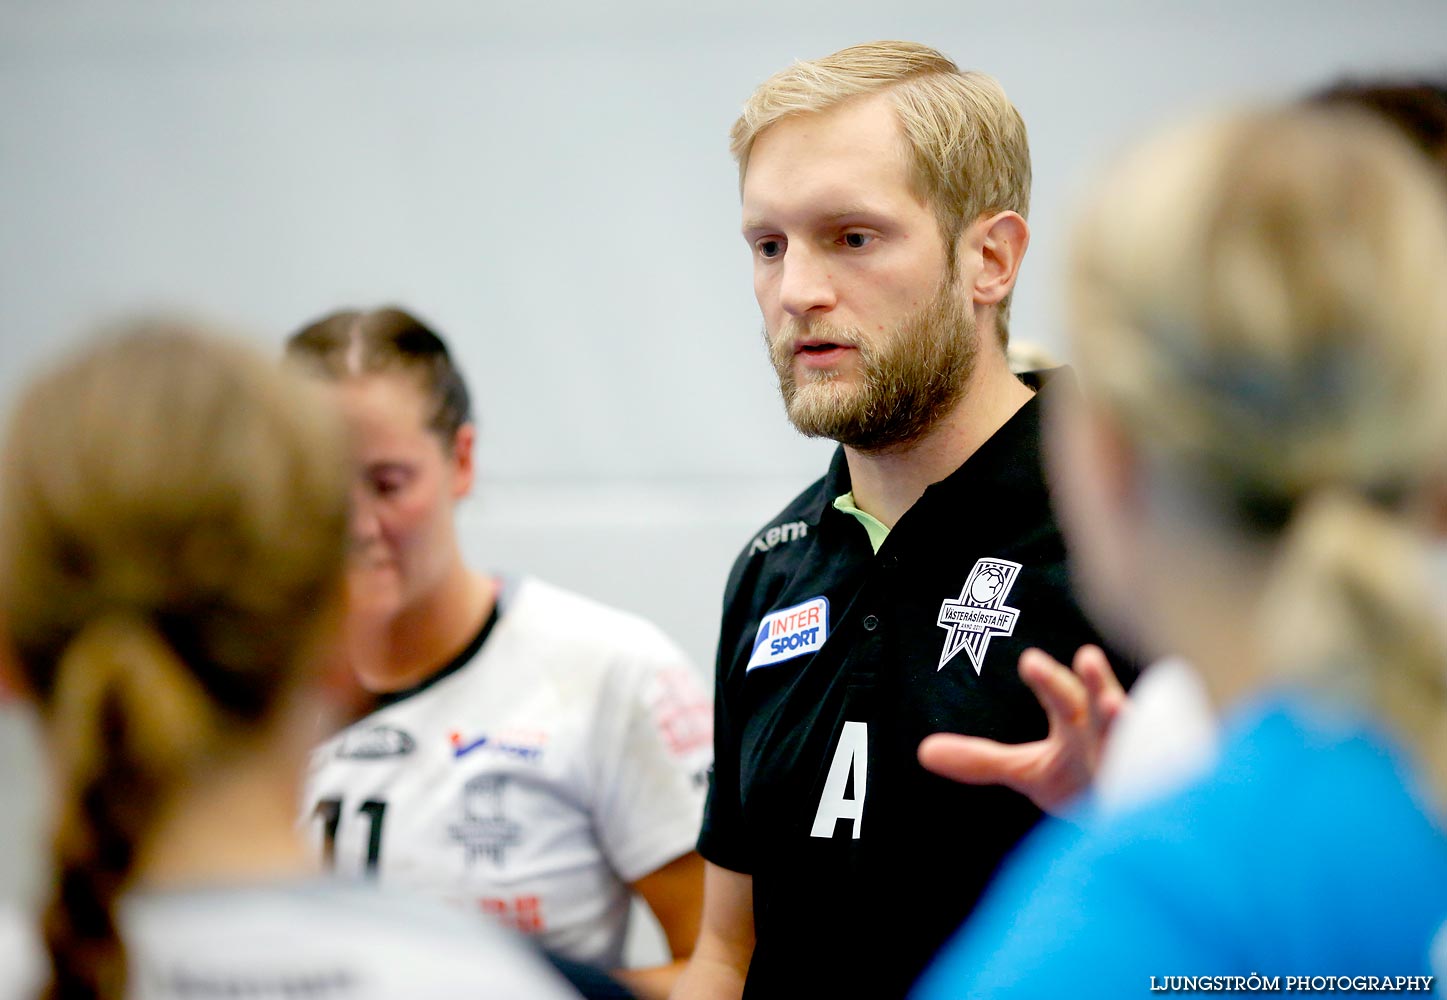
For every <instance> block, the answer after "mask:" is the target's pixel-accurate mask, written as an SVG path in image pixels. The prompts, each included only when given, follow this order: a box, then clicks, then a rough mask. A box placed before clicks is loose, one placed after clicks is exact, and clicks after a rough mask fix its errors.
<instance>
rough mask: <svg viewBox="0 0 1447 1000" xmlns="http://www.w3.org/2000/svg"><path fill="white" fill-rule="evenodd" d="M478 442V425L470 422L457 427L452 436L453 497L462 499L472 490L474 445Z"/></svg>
mask: <svg viewBox="0 0 1447 1000" xmlns="http://www.w3.org/2000/svg"><path fill="white" fill-rule="evenodd" d="M476 443H477V425H476V424H474V423H472V422H470V421H469V422H468V423H465V424H463V425H462V426H461V427H459V428H457V433H456V434H454V435H453V437H452V498H453V499H454V500H461V499H462V498H463V497H465V496H467V495H468V494H469V493H471V492H472V479H473V475H474V466H473V463H472V451H473V446H474V445H475V444H476Z"/></svg>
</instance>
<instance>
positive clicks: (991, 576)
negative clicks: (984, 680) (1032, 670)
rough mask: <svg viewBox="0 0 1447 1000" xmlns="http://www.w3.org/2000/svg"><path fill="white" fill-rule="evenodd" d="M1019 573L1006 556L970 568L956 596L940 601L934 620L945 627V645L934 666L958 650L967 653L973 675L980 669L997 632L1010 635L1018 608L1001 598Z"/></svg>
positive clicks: (1013, 563)
mask: <svg viewBox="0 0 1447 1000" xmlns="http://www.w3.org/2000/svg"><path fill="white" fill-rule="evenodd" d="M1019 573H1020V564H1019V563H1017V562H1010V561H1009V560H1008V559H981V560H979V561H978V562H976V563H975V568H974V569H972V570H970V576H969V578H968V579H967V580H965V586H964V588H963V589H962V590H961V591H960V596H959V597H958V598H955V599H950V600H946V601H945V602H944V603H942V604H941V605H940V616H939V619H938V621H937V624H938V625H939V627H940V628H942V629H946V630H948V632H949V634H948V635H947V636H945V648H944V649H943V650H942V651H941V652H940V663H939V666H938V667H936V668H935V669H936V670H943V669H944V668H945V664H946V663H949V662H950V660H952V659H954V658H955V655H956V654H958V653H959V651H960V650H962V649H963V650H964V651H965V653H966V654H968V656H969V657H970V663H971V664H972V665H973V666H974V668H975V674H976V676H978V675H979V673H980V671H981V670H983V669H984V665H985V650H986V649H988V648H989V646H990V640H991V639H993V638H994V637H995V636H997V635H1013V634H1014V632H1015V620H1016V619H1017V618H1019V617H1020V609H1019V608H1010V607H1006V606H1005V598H1006V597H1007V596H1009V593H1010V588H1011V587H1012V586H1014V584H1015V577H1016V576H1017V575H1019Z"/></svg>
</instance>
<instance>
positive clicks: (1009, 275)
mask: <svg viewBox="0 0 1447 1000" xmlns="http://www.w3.org/2000/svg"><path fill="white" fill-rule="evenodd" d="M971 237H972V238H971ZM966 238H967V239H969V242H970V244H971V246H970V248H969V249H970V251H971V252H972V253H973V254H975V255H976V259H977V261H978V265H977V269H974V270H973V280H972V281H971V282H970V288H969V292H970V297H971V299H972V300H973V301H974V303H975V304H976V305H978V306H997V305H999V304H1000V303H1001V302H1002V301H1004V299H1005V296H1007V295H1009V294H1010V292H1011V290H1013V289H1014V287H1015V278H1016V277H1017V276H1018V275H1019V273H1020V264H1021V262H1022V261H1024V259H1025V250H1026V248H1027V247H1029V245H1030V226H1029V224H1028V223H1027V222H1026V221H1025V219H1024V218H1023V217H1022V216H1021V215H1020V213H1018V212H1009V211H1005V212H999V213H996V214H995V215H992V216H987V217H983V218H981V219H979V220H978V221H976V223H975V224H974V225H973V226H970V227H969V228H968V229H967V230H966ZM962 250H963V248H962ZM964 273H967V274H968V273H969V272H964Z"/></svg>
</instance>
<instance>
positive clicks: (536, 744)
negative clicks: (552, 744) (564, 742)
mask: <svg viewBox="0 0 1447 1000" xmlns="http://www.w3.org/2000/svg"><path fill="white" fill-rule="evenodd" d="M447 742H448V743H450V744H452V757H453V759H454V760H457V759H459V758H462V757H466V756H467V755H468V754H470V753H472V752H473V751H474V750H488V751H490V752H492V753H498V754H502V755H503V756H504V757H512V758H514V759H516V760H527V761H536V760H539V759H540V758H541V757H542V756H543V746H544V745H545V744H546V743H547V742H548V734H547V733H543V732H537V733H533V732H521V731H512V730H509V731H506V732H502V733H498V734H497V735H496V736H490V735H488V734H487V733H482V734H481V735H479V736H477V737H476V738H474V739H470V740H469V739H465V738H464V737H463V735H462V734H461V733H459V732H458V731H457V730H455V729H454V730H453V731H452V732H450V733H448V734H447Z"/></svg>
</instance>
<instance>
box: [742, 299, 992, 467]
mask: <svg viewBox="0 0 1447 1000" xmlns="http://www.w3.org/2000/svg"><path fill="white" fill-rule="evenodd" d="M953 284H954V283H953V282H952V281H947V282H946V283H945V284H944V285H943V286H942V287H941V288H940V290H939V291H938V292H937V293H936V294H935V297H934V299H933V300H932V301H931V302H930V303H929V304H928V305H926V306H925V307H924V308H923V309H921V310H919V311H918V312H916V313H914V314H913V315H911V316H907V317H905V319H904V320H902V321H901V322H900V323H899V324H898V325H897V326H896V327H895V328H894V330H893V331H890V332H888V333H886V334H883V335H877V336H876V337H875V338H873V339H872V340H871V339H869V338H866V337H865V336H864V335H863V334H862V333H861V332H860V331H859V330H858V329H846V328H843V327H837V326H834V325H832V324H830V323H829V322H828V321H827V320H818V319H816V320H814V321H812V322H808V323H801V322H800V321H799V320H798V319H795V318H793V317H791V318H790V319H789V320H788V321H787V322H786V323H785V324H784V325H783V327H782V328H781V329H780V330H779V333H778V335H777V336H776V337H773V338H772V339H770V344H769V355H770V358H771V360H772V361H773V363H774V371H775V372H777V373H778V376H779V392H780V393H781V394H782V395H783V397H784V408H785V409H786V410H787V411H788V413H789V420H790V421H791V422H792V423H793V424H794V426H795V427H796V428H798V430H799V433H801V434H804V435H806V436H808V437H826V438H831V439H833V440H835V441H838V442H839V443H840V444H844V445H848V446H849V447H851V448H854V449H856V450H858V451H864V452H878V451H886V450H888V449H891V448H897V447H900V446H903V445H909V444H912V443H914V442H915V441H918V440H919V439H920V438H921V437H923V436H924V434H925V433H926V432H927V431H929V430H930V428H932V427H934V425H935V424H936V423H937V422H938V421H939V419H940V418H941V417H943V416H944V415H945V414H946V413H948V412H949V411H950V409H952V408H953V407H954V405H955V403H957V402H958V401H959V399H960V395H961V393H963V392H964V389H965V384H966V383H967V382H968V381H969V379H970V375H971V374H972V373H973V372H974V369H975V354H976V351H977V350H978V349H979V338H978V337H977V336H976V332H975V317H974V314H973V313H972V312H971V311H970V309H969V308H968V307H967V306H966V305H965V304H964V303H962V302H961V301H960V298H959V295H958V293H957V292H956V291H955V290H954V287H953ZM802 336H808V337H810V338H822V339H823V340H824V341H827V342H830V343H838V344H848V345H851V346H853V347H854V348H855V349H856V350H857V352H858V355H859V358H858V366H857V367H858V382H857V384H850V383H848V382H844V381H842V380H840V379H839V378H838V377H837V373H836V372H833V371H818V370H814V369H805V371H804V374H803V375H802V376H795V374H794V341H795V339H796V338H798V337H802ZM765 337H766V339H767V338H768V333H767V331H765Z"/></svg>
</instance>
